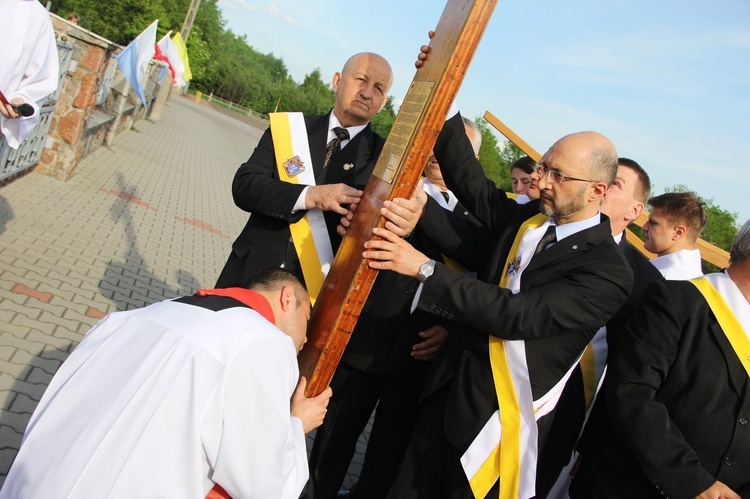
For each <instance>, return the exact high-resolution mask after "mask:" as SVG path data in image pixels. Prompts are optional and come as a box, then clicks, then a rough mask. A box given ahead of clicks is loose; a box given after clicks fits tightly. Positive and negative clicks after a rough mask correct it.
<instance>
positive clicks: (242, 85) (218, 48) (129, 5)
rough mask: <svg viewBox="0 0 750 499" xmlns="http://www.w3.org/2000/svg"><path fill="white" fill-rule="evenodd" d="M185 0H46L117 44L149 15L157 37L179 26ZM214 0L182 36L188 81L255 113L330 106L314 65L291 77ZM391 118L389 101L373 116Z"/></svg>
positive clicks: (383, 126)
mask: <svg viewBox="0 0 750 499" xmlns="http://www.w3.org/2000/svg"><path fill="white" fill-rule="evenodd" d="M189 5H190V0H107V1H102V0H52V6H51V10H52V12H55V13H57V14H59V15H61V16H67V15H68V14H69V13H71V12H76V13H77V14H79V15H80V16H81V23H80V24H81V27H83V28H86V29H88V30H90V31H93V32H95V33H97V34H98V35H101V36H103V37H104V38H107V39H109V40H112V41H113V42H115V43H118V44H120V45H127V44H128V43H130V42H131V41H132V40H133V39H134V38H135V37H136V36H138V35H139V34H140V33H141V32H142V31H143V30H144V29H145V28H146V27H147V26H148V25H149V24H151V23H152V22H153V21H154V20H155V19H158V20H159V26H158V34H157V39H158V38H161V37H162V36H164V35H165V34H166V33H167V32H168V31H169V30H172V31H173V32H178V31H180V29H181V28H182V24H183V21H184V20H185V15H186V13H187V10H188V7H189ZM225 26H226V22H225V20H224V18H223V17H222V13H221V9H220V8H219V6H218V4H217V0H203V1H202V2H201V4H200V8H199V9H198V12H197V14H196V16H195V21H194V23H193V26H192V29H191V31H190V36H189V37H188V39H187V48H188V55H189V56H190V69H191V71H192V73H193V80H192V81H191V87H192V88H195V89H196V90H200V91H202V92H203V93H204V94H206V95H209V94H213V95H215V96H217V97H220V98H222V99H226V100H228V101H231V102H234V103H235V104H239V105H242V106H246V107H249V108H251V109H254V110H255V111H259V112H261V113H269V112H272V111H274V110H275V109H276V107H277V103H278V110H279V111H301V112H303V113H305V114H322V113H326V112H328V110H329V109H331V108H332V107H333V103H334V100H335V95H334V94H333V91H332V90H331V88H330V85H329V84H328V83H326V80H324V79H323V77H322V75H321V73H320V70H319V69H316V70H314V71H312V72H311V73H310V74H308V75H306V76H305V78H304V80H303V81H302V83H301V84H298V83H296V82H295V81H294V80H293V79H292V78H291V76H290V75H289V72H288V71H287V68H286V65H285V64H284V61H283V60H281V59H280V58H278V57H276V56H274V55H273V54H262V53H260V52H258V51H256V50H255V49H253V48H252V46H250V44H249V42H248V40H247V38H246V37H245V36H244V35H243V36H238V35H236V34H234V33H233V32H232V31H231V30H228V29H226V28H225ZM393 119H395V112H394V111H393V107H392V105H391V106H390V107H386V109H384V110H383V111H381V113H380V114H379V115H378V117H377V118H376V120H373V126H374V125H375V121H377V123H378V126H377V128H376V130H377V131H378V132H379V133H383V132H385V133H386V134H387V132H388V131H390V127H391V125H392V124H393Z"/></svg>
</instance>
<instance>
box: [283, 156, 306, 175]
mask: <svg viewBox="0 0 750 499" xmlns="http://www.w3.org/2000/svg"><path fill="white" fill-rule="evenodd" d="M283 166H284V171H286V174H287V175H289V178H292V177H296V176H297V175H299V174H300V173H302V172H303V171H305V165H304V163H302V160H301V159H299V156H295V157H293V158H289V159H287V160H286V161H284V165H283Z"/></svg>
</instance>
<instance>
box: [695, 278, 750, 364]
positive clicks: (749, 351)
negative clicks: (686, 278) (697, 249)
mask: <svg viewBox="0 0 750 499" xmlns="http://www.w3.org/2000/svg"><path fill="white" fill-rule="evenodd" d="M690 282H692V283H693V284H694V285H695V287H696V288H698V290H699V291H700V292H701V294H702V295H703V297H704V298H705V299H706V301H707V302H708V306H709V307H711V311H712V312H713V313H714V315H715V316H716V320H717V321H719V326H721V330H722V331H724V334H725V335H726V337H727V339H728V340H729V343H730V344H731V345H732V348H733V349H734V353H736V354H737V357H738V358H739V359H740V362H741V363H742V366H743V367H744V368H745V372H747V375H748V376H750V338H748V337H747V334H746V332H745V330H744V329H743V328H742V325H741V324H740V322H739V321H738V320H737V317H735V315H734V312H732V309H731V308H729V305H727V302H726V301H724V298H723V297H722V296H721V294H720V293H719V292H718V291H717V290H716V288H714V287H713V286H712V285H711V283H710V282H709V281H708V279H706V278H705V277H698V278H697V279H691V280H690Z"/></svg>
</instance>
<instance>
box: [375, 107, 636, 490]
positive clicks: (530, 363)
mask: <svg viewBox="0 0 750 499" xmlns="http://www.w3.org/2000/svg"><path fill="white" fill-rule="evenodd" d="M462 128H463V127H462V124H461V118H460V115H456V116H455V117H453V118H451V119H449V120H448V121H446V124H445V126H444V127H443V130H442V132H441V134H440V136H439V138H438V141H437V144H436V146H435V155H436V157H437V158H438V160H439V161H440V164H441V166H442V171H443V177H444V178H445V180H446V184H447V185H448V187H449V188H450V189H451V190H452V191H453V192H454V193H455V194H456V196H457V197H458V199H459V200H460V201H461V202H462V203H463V204H464V205H465V206H466V207H467V208H468V210H469V211H470V212H471V213H473V214H474V216H476V217H477V219H478V220H479V221H480V222H481V223H482V224H483V225H484V226H485V227H486V228H487V229H488V230H489V231H490V232H491V234H492V236H493V242H492V243H491V244H490V245H484V246H482V245H479V246H478V245H477V244H476V242H477V241H476V240H473V239H467V238H464V237H462V235H461V234H458V233H454V234H451V233H450V230H449V229H448V227H449V224H447V223H446V221H447V220H446V218H447V215H446V214H445V213H444V211H443V210H436V209H434V205H433V203H432V202H431V201H428V203H427V205H426V206H425V209H424V214H423V216H422V218H421V220H420V221H419V228H420V230H423V231H424V232H425V234H427V235H428V236H429V237H430V238H431V239H432V240H433V242H435V243H436V244H438V245H440V246H441V249H442V250H443V253H445V254H447V255H448V256H451V257H453V258H455V259H457V260H458V261H471V260H472V259H473V260H475V261H476V260H480V261H479V264H480V267H481V268H482V270H481V273H480V275H479V279H473V278H471V277H468V276H466V275H464V274H461V273H458V272H453V271H451V270H450V269H448V268H447V267H446V266H445V265H442V264H440V263H436V262H435V261H432V260H429V259H428V258H427V257H426V256H425V255H424V254H422V253H420V252H419V251H417V250H415V249H414V248H413V247H412V246H411V245H409V243H408V242H406V241H405V240H403V239H401V238H399V237H397V236H396V235H395V234H394V233H393V232H390V231H388V230H384V229H375V230H374V233H375V235H377V236H380V237H382V238H383V240H381V241H375V240H371V241H368V242H367V243H365V252H364V257H365V258H368V259H371V260H372V261H371V262H370V265H371V266H372V267H373V268H376V269H388V270H394V271H396V272H398V273H401V274H403V275H407V276H411V277H414V278H418V279H419V280H420V281H422V284H423V288H422V289H421V295H420V298H419V302H418V305H417V306H418V309H421V310H425V311H429V312H430V313H432V314H435V315H438V316H441V317H445V318H447V319H451V320H453V321H454V322H455V323H457V324H456V328H454V330H455V333H454V334H452V335H451V336H450V338H449V341H448V343H446V345H445V346H444V347H443V349H442V350H441V352H440V354H439V356H438V358H437V359H436V360H435V365H434V366H433V369H432V371H431V375H430V377H429V379H428V381H427V385H426V387H425V390H424V391H423V407H422V410H421V415H420V418H419V420H418V422H417V426H416V429H415V432H414V434H413V436H412V439H411V442H410V444H409V448H408V449H407V453H406V457H405V460H404V463H403V465H402V468H401V472H400V474H399V477H398V478H397V479H396V483H395V484H394V487H393V489H392V490H391V495H392V496H393V497H396V498H400V497H410V498H413V497H431V498H435V497H449V498H468V497H475V496H478V497H484V496H485V495H487V494H490V495H489V497H493V496H497V494H498V493H499V491H500V488H502V491H503V493H504V494H506V495H508V497H510V496H513V497H516V496H517V497H531V496H534V495H535V494H536V491H535V481H536V480H537V475H538V473H537V466H536V455H537V452H538V451H539V450H542V449H543V448H544V444H545V441H546V437H547V432H548V429H549V423H550V420H551V419H552V418H551V415H552V414H553V413H554V406H555V403H556V401H557V398H558V397H559V394H560V392H561V391H562V387H563V386H564V384H565V381H566V380H567V378H568V377H569V375H570V372H571V371H572V370H573V368H574V367H575V366H576V364H577V362H578V359H579V358H580V356H581V355H582V353H583V351H584V349H585V348H586V345H587V344H588V342H589V341H590V340H591V338H592V337H593V336H594V334H595V333H596V331H597V330H598V329H599V328H600V327H601V326H602V325H603V324H605V323H606V322H607V320H609V319H610V318H611V317H612V315H614V313H615V312H616V311H617V310H618V309H619V308H620V306H621V305H622V303H624V301H625V299H626V298H627V295H628V292H629V291H630V287H631V283H632V273H631V271H630V269H629V268H628V266H627V264H626V263H625V261H624V258H623V256H622V254H621V253H620V251H619V250H618V249H617V247H616V245H615V242H614V240H613V239H612V235H611V228H610V225H609V219H608V218H607V217H606V216H605V215H602V214H601V213H599V204H600V202H601V199H602V197H603V196H604V194H605V193H606V191H607V188H608V187H609V185H610V184H611V182H612V181H613V180H614V178H615V173H616V169H617V154H616V152H615V149H614V146H613V145H612V144H611V142H610V141H609V140H607V139H606V138H605V137H603V136H602V135H600V134H597V133H594V132H583V133H578V134H573V135H569V136H566V137H563V138H562V139H560V140H559V141H557V142H556V143H555V144H554V145H553V146H552V147H551V148H550V149H549V151H547V153H545V155H544V156H543V157H542V159H541V161H540V162H539V163H538V165H537V170H536V172H535V173H534V176H535V177H536V178H537V180H538V186H539V188H540V190H541V198H540V199H539V200H536V201H532V202H530V203H528V204H518V203H516V202H515V201H514V200H512V199H509V198H508V197H507V196H506V194H505V193H504V192H503V191H502V190H500V189H497V187H495V185H494V184H493V182H492V181H491V180H489V179H487V178H486V176H485V174H484V171H483V170H482V168H481V166H480V165H479V164H478V163H477V161H476V158H474V156H473V154H471V149H470V145H469V144H468V141H467V139H466V138H465V137H462V135H465V134H463V130H462ZM540 212H541V214H540ZM433 236H436V237H433ZM438 236H439V237H438ZM537 248H538V249H537ZM499 283H500V284H501V285H500V286H498V284H499ZM498 395H500V397H499V396H498ZM501 406H502V408H503V409H502V410H501V411H500V410H499V407H501ZM501 412H502V419H501V415H500V413H501ZM545 416H548V417H545ZM508 417H510V419H506V418H508ZM501 435H502V445H500V443H501V438H500V436H501ZM570 450H571V449H562V451H563V452H567V451H570ZM513 456H515V457H513ZM514 462H515V463H517V464H518V466H516V465H513V464H511V465H509V464H508V463H514ZM539 472H540V473H539V474H540V475H543V474H544V470H539ZM542 478H545V477H542ZM498 479H499V480H498ZM508 487H510V489H509V488H508ZM540 494H541V496H542V497H543V494H544V491H540Z"/></svg>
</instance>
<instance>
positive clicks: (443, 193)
mask: <svg viewBox="0 0 750 499" xmlns="http://www.w3.org/2000/svg"><path fill="white" fill-rule="evenodd" d="M440 194H442V195H443V197H444V198H445V202H446V203H449V202H450V197H448V193H447V192H446V191H440Z"/></svg>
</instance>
